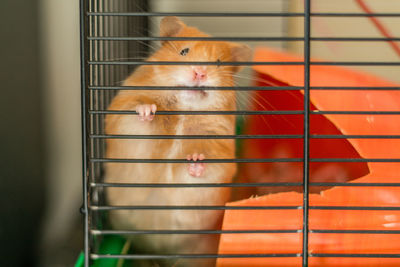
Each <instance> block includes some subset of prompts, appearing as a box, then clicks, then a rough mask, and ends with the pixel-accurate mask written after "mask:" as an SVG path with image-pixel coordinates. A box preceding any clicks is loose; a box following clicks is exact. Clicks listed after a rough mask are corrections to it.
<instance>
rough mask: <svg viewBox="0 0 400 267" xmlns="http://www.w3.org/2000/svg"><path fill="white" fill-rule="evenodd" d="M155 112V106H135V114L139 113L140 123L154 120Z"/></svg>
mask: <svg viewBox="0 0 400 267" xmlns="http://www.w3.org/2000/svg"><path fill="white" fill-rule="evenodd" d="M156 111H157V106H156V105H155V104H151V105H150V104H145V105H137V106H136V112H137V113H139V114H138V116H139V120H140V121H152V120H153V119H154V115H155V113H156Z"/></svg>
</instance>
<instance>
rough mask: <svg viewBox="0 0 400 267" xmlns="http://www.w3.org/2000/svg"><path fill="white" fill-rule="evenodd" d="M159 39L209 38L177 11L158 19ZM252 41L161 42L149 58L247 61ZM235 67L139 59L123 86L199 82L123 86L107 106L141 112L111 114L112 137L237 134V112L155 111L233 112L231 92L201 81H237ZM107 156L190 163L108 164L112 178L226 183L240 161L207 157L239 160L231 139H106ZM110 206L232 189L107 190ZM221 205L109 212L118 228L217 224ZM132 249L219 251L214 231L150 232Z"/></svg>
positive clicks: (171, 202)
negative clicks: (176, 15)
mask: <svg viewBox="0 0 400 267" xmlns="http://www.w3.org/2000/svg"><path fill="white" fill-rule="evenodd" d="M160 36H162V37H208V36H209V35H207V34H205V33H203V32H201V31H199V30H198V29H197V28H194V27H189V26H186V25H185V24H184V23H183V22H182V21H181V20H180V19H178V18H177V17H165V18H163V19H162V21H161V23H160ZM250 58H251V50H250V48H249V47H248V46H246V45H242V44H237V43H231V42H219V41H163V42H162V46H161V48H160V49H159V50H158V51H156V52H155V53H154V54H153V55H151V56H150V57H149V58H148V59H147V61H207V62H208V61H213V62H218V61H221V62H223V61H234V62H236V61H249V60H250ZM239 69H240V67H238V66H222V65H220V66H217V65H207V66H205V65H204V66H202V65H195V66H194V65H142V66H140V67H139V68H137V69H136V70H135V71H134V72H133V73H132V74H131V75H130V76H129V77H128V78H127V79H126V80H125V82H124V84H123V85H124V86H173V87H180V86H185V87H194V88H197V90H156V91H153V90H147V91H145V90H123V91H120V92H119V93H118V94H117V95H116V97H115V98H114V99H113V101H112V103H111V104H110V106H109V110H131V111H137V113H138V115H126V114H125V115H117V114H109V115H107V116H106V119H105V131H106V134H109V135H233V134H235V117H234V116H232V115H157V111H186V110H188V111H205V110H207V111H210V110H216V111H234V110H236V95H235V92H234V91H221V90H202V89H201V88H202V87H215V86H234V79H233V75H234V73H236V72H237V71H239ZM106 142H107V143H106V147H107V148H106V157H107V158H110V159H111V158H123V159H187V160H188V162H187V163H140V164H137V163H110V162H109V163H106V164H105V182H108V183H188V184H191V183H229V182H231V181H232V178H233V176H234V175H235V172H236V164H235V163H218V164H217V163H202V160H203V159H234V158H235V142H234V140H232V139H203V140H201V139H200V140H197V139H136V140H135V139H107V141H106ZM106 195H107V202H108V204H109V205H113V206H125V205H132V206H138V205H140V206H142V205H144V206H148V205H156V206H158V205H162V206H175V205H176V206H186V205H189V206H222V205H224V204H225V203H226V202H227V201H228V200H229V197H230V190H229V188H224V187H208V188H207V187H206V188H204V187H200V188H198V187H187V188H148V187H145V188H107V190H106ZM222 216H223V211H221V210H181V209H172V210H154V209H153V210H117V211H111V212H110V213H109V218H110V222H111V225H112V227H113V228H114V229H119V230H134V229H136V230H218V229H220V224H221V220H222ZM130 239H131V242H132V245H133V247H134V250H135V251H139V252H141V253H151V254H216V253H217V249H218V239H219V235H217V234H207V235H205V234H148V235H132V236H130ZM214 263H215V259H206V260H204V259H180V260H170V261H165V262H162V263H161V264H162V266H213V264H214Z"/></svg>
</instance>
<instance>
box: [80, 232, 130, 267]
mask: <svg viewBox="0 0 400 267" xmlns="http://www.w3.org/2000/svg"><path fill="white" fill-rule="evenodd" d="M127 242H128V241H127V240H126V239H125V238H123V237H122V236H104V238H103V240H102V242H101V245H100V249H99V254H103V255H107V254H109V255H120V254H126V253H127V251H125V250H126V246H127ZM84 262H85V255H84V253H83V252H81V253H80V254H79V257H78V260H77V261H76V263H75V267H83V266H84ZM90 266H91V267H117V266H118V267H125V266H128V265H127V264H126V261H125V262H121V259H97V260H94V261H93V262H92V264H91V265H90Z"/></svg>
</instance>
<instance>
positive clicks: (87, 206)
mask: <svg viewBox="0 0 400 267" xmlns="http://www.w3.org/2000/svg"><path fill="white" fill-rule="evenodd" d="M139 2H140V3H136V4H135V5H134V4H133V2H131V1H123V0H118V1H107V0H81V1H80V4H81V17H80V19H81V51H82V53H81V66H82V138H83V146H82V147H83V199H84V203H83V208H82V211H83V213H84V216H85V218H84V219H85V246H84V251H85V266H90V261H91V260H96V259H102V258H103V259H111V258H113V259H132V260H142V259H179V258H190V259H198V258H285V257H296V258H301V259H302V266H308V265H309V257H329V258H332V257H339V258H344V257H355V258H360V257H365V258H400V252H399V253H385V254H383V253H382V254H379V253H312V252H310V251H309V234H310V233H319V234H333V233H337V234H349V233H357V234H399V233H400V231H398V230H372V229H371V230H370V229H363V230H331V229H310V226H309V213H310V211H312V210H350V211H357V210H366V211H374V210H375V211H376V210H378V211H389V210H393V211H397V210H400V207H399V206H396V205H392V206H382V207H376V206H335V205H327V206H315V205H310V188H313V187H333V186H344V187H352V188H362V187H397V186H399V185H400V184H399V183H390V182H382V183H380V182H379V183H347V182H329V181H328V182H314V181H310V179H309V176H310V164H313V163H320V162H345V163H371V162H372V163H374V162H376V163H379V162H380V163H392V164H394V163H398V162H400V159H399V158H362V157H360V158H315V157H310V142H311V140H315V139H318V140H321V139H322V140H323V139H326V140H334V139H398V138H399V137H400V135H398V134H385V135H382V134H370V135H355V134H340V135H339V134H315V133H311V132H310V120H311V117H312V116H313V115H351V116H357V115H367V114H369V115H383V116H388V115H400V111H398V110H390V111H388V110H374V111H364V110H360V111H358V110H345V111H342V110H331V111H326V110H325V111H321V110H314V109H311V103H310V93H311V91H314V90H315V91H329V90H343V91H359V90H368V91H376V90H388V91H390V90H392V91H396V90H399V89H400V87H397V86H387V87H363V86H311V84H310V75H311V73H310V68H311V66H333V65H334V66H376V67H379V66H391V67H398V66H399V65H400V63H399V62H398V61H393V62H387V61H382V62H379V61H373V62H372V61H312V60H311V44H312V43H315V42H360V43H362V42H388V41H400V38H397V37H390V38H388V37H384V38H383V37H314V36H311V25H312V20H311V19H312V17H338V18H345V17H389V18H390V17H393V18H397V17H399V16H400V13H374V14H365V13H351V12H348V13H339V12H332V13H324V12H312V11H311V8H310V2H311V1H310V0H305V1H304V12H301V13H297V12H268V11H265V13H264V12H229V13H228V12H152V11H151V10H150V8H149V5H148V3H147V1H139ZM138 7H141V10H137V9H138ZM164 16H178V17H196V18H212V17H215V18H220V17H240V18H255V17H260V18H269V17H271V18H280V19H285V18H292V17H296V18H302V19H303V23H304V35H303V36H302V37H287V36H279V37H274V36H246V37H239V36H215V37H159V36H150V35H151V34H150V31H149V19H151V18H158V17H164ZM187 40H191V41H193V40H196V41H204V42H207V41H233V42H256V43H258V42H283V43H288V42H302V43H303V44H304V45H303V48H304V57H303V60H302V61H293V62H291V61H289V62H274V61H257V62H255V61H248V62H180V61H177V62H172V61H169V62H165V61H162V62H157V61H152V62H146V61H143V60H136V59H132V58H135V57H142V56H145V57H146V56H148V55H149V49H148V47H149V45H150V44H151V42H154V41H187ZM141 65H221V66H225V65H227V66H230V65H232V66H266V65H272V66H282V65H287V66H303V67H304V73H303V76H304V84H303V86H289V85H287V86H283V85H282V86H251V85H246V86H234V87H206V88H204V89H205V90H228V91H244V92H253V91H267V92H273V91H281V90H287V91H298V90H302V91H303V92H304V95H303V105H304V106H303V108H302V109H301V110H237V111H213V110H209V111H157V116H163V115H198V116H205V115H207V116H213V115H234V116H279V115H282V116H301V118H302V121H303V128H302V133H297V134H257V135H255V134H237V135H117V134H114V135H110V134H106V133H105V132H104V117H105V115H107V114H123V115H126V116H129V115H137V112H136V111H133V110H108V109H107V108H108V106H109V104H110V102H111V100H112V99H113V97H114V96H115V94H116V92H117V91H119V90H121V91H123V90H172V89H173V90H190V89H191V88H190V87H179V88H176V87H169V86H161V87H160V86H120V85H119V84H120V83H121V81H123V80H124V79H125V78H126V77H127V76H128V74H129V73H130V72H132V70H134V69H135V68H136V67H137V66H141ZM107 139H122V140H138V139H142V140H165V139H196V140H198V139H205V140H206V139H234V140H241V139H244V140H247V139H262V140H266V139H296V140H302V146H303V148H302V153H303V155H302V157H292V158H289V157H281V158H277V157H275V158H235V159H205V160H204V163H276V162H281V163H285V162H286V163H293V162H296V163H300V164H301V166H302V181H298V182H272V183H270V182H257V183H251V182H247V183H246V182H242V183H191V184H187V183H134V182H133V183H106V182H104V181H103V180H102V175H103V174H102V164H104V163H107V162H108V163H110V162H113V163H121V164H145V163H149V164H152V163H177V164H179V163H186V162H187V160H186V159H163V158H160V159H127V158H106V157H105V154H104V151H105V150H106V147H105V140H107ZM382 181H384V177H382ZM218 187H227V188H253V187H271V188H272V187H301V188H302V193H303V202H302V204H301V205H292V206H194V205H175V206H169V205H168V206H166V205H130V206H112V205H108V204H107V203H106V202H105V200H104V196H103V195H104V192H103V190H104V189H105V188H218ZM112 210H152V211H153V210H154V211H156V210H171V211H173V210H223V211H225V210H282V211H283V212H284V211H285V210H301V212H302V228H301V229H293V230H284V229H272V230H271V229H269V230H249V229H242V230H219V229H213V230H146V229H137V230H120V229H115V230H114V229H107V224H106V218H105V216H106V214H107V212H109V211H112ZM244 233H248V234H261V233H262V234H268V233H270V234H272V233H301V234H302V249H301V251H300V252H299V253H288V254H282V253H281V254H263V253H259V254H246V253H243V254H168V255H167V254H165V255H158V254H146V253H143V254H125V255H105V254H101V253H99V243H100V242H101V240H102V238H103V237H104V236H107V235H152V234H161V235H172V234H182V235H185V234H244Z"/></svg>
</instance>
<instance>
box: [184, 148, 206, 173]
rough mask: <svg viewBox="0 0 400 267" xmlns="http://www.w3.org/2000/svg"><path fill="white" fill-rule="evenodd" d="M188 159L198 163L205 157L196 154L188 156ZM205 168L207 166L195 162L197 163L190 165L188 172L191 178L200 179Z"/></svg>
mask: <svg viewBox="0 0 400 267" xmlns="http://www.w3.org/2000/svg"><path fill="white" fill-rule="evenodd" d="M186 159H187V160H193V161H198V160H199V161H200V160H203V159H205V156H204V155H203V154H197V153H194V154H192V155H187V156H186ZM205 168H206V167H205V164H204V163H202V162H195V163H193V162H192V163H189V166H188V171H189V174H190V175H191V176H194V177H200V176H202V175H203V173H204V170H205Z"/></svg>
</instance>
